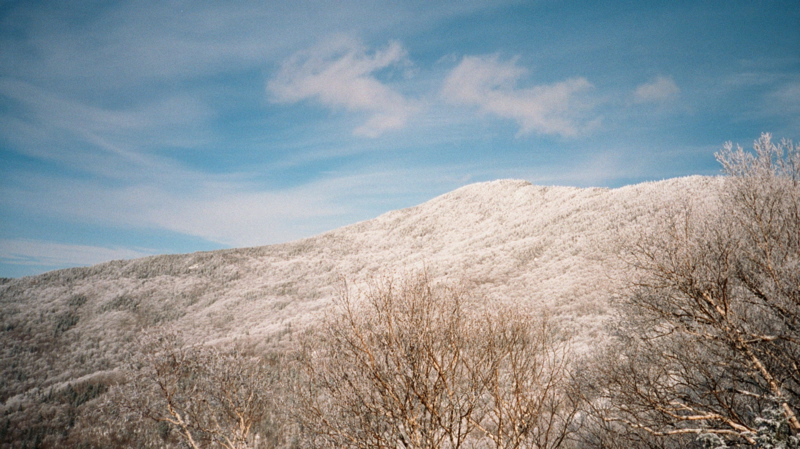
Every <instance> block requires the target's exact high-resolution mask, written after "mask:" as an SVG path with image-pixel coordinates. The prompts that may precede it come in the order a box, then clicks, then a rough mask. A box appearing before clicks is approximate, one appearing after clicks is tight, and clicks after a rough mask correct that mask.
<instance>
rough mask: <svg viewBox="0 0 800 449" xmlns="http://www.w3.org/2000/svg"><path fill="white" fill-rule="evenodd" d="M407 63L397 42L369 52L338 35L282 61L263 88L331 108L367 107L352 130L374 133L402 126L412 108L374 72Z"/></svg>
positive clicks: (277, 96) (281, 98) (279, 97)
mask: <svg viewBox="0 0 800 449" xmlns="http://www.w3.org/2000/svg"><path fill="white" fill-rule="evenodd" d="M408 63H409V61H408V57H407V54H406V51H405V49H404V48H403V47H402V46H401V45H400V44H399V43H398V42H391V43H390V44H389V45H388V46H386V47H385V48H383V49H379V50H376V51H374V52H372V53H369V52H368V51H367V48H366V47H365V46H364V45H362V44H361V43H359V42H358V41H356V40H354V39H350V38H345V37H340V38H336V39H333V40H332V41H331V42H329V43H327V44H324V45H320V46H317V47H315V48H312V49H310V50H306V51H301V52H298V53H296V54H295V55H294V56H292V57H290V58H289V59H288V60H286V61H284V62H283V64H281V68H280V71H279V72H278V74H277V75H276V76H275V77H274V78H273V79H272V80H270V81H269V82H268V84H267V90H268V91H269V92H270V94H271V95H272V99H273V100H274V101H276V102H281V103H295V102H299V101H303V100H309V99H313V100H316V101H318V102H319V103H321V104H322V105H324V106H327V107H330V108H334V109H336V108H343V109H346V110H348V111H355V112H367V113H369V114H370V117H369V119H368V120H367V121H366V123H364V124H363V125H361V126H359V127H358V128H356V129H355V131H354V133H355V134H356V135H363V136H367V137H377V136H379V135H381V134H383V133H384V132H386V131H389V130H395V129H400V128H402V127H403V126H405V124H406V122H407V121H408V119H409V117H410V116H411V115H412V114H413V113H414V112H415V111H416V110H417V108H418V107H417V105H415V103H414V102H413V101H411V100H409V99H407V98H405V97H404V96H403V95H401V94H400V93H398V92H397V91H395V90H393V89H392V88H390V87H389V86H387V85H386V84H385V83H382V82H381V81H379V80H378V79H377V78H376V72H379V71H381V70H384V69H387V68H390V67H402V66H403V65H406V64H408Z"/></svg>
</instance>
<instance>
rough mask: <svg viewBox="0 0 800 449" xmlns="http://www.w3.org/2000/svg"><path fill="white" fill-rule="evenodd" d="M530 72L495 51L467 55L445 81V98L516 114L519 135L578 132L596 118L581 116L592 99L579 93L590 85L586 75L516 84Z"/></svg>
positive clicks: (501, 113)
mask: <svg viewBox="0 0 800 449" xmlns="http://www.w3.org/2000/svg"><path fill="white" fill-rule="evenodd" d="M526 73H527V71H526V70H525V69H524V68H521V67H519V66H517V64H516V61H514V60H511V61H507V62H503V61H500V60H499V58H498V57H497V56H465V57H464V58H463V59H462V60H461V63H460V64H459V65H458V66H456V68H454V69H453V70H452V71H451V72H450V74H449V75H448V77H447V79H446V80H445V82H444V87H443V89H442V95H443V97H444V98H445V99H446V100H447V101H450V102H452V103H456V104H465V105H475V106H478V107H480V109H481V110H482V111H484V112H487V113H491V114H495V115H498V116H500V117H504V118H508V119H512V120H514V121H516V122H517V123H518V124H519V126H520V131H519V132H520V134H522V135H524V134H530V133H532V132H536V133H540V134H556V135H561V136H575V135H577V134H579V133H581V132H583V131H585V130H587V129H589V128H590V127H591V126H593V125H594V124H596V123H597V121H596V120H595V121H591V122H588V123H587V122H586V121H585V120H583V119H582V117H583V114H584V113H585V111H586V110H588V109H590V108H591V102H590V101H589V100H588V99H586V98H583V97H581V96H580V94H582V93H585V92H586V91H588V90H590V89H591V88H592V84H591V83H589V81H587V80H586V79H584V78H570V79H567V80H565V81H561V82H558V83H554V84H548V85H539V86H534V87H530V88H518V87H517V82H518V81H519V79H520V78H521V77H522V76H523V75H525V74H526Z"/></svg>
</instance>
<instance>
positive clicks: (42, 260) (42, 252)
mask: <svg viewBox="0 0 800 449" xmlns="http://www.w3.org/2000/svg"><path fill="white" fill-rule="evenodd" d="M153 254H155V251H153V250H143V249H131V248H120V247H103V246H90V245H70V244H64V243H55V242H48V241H42V240H27V239H0V261H2V262H3V263H7V264H11V265H40V266H45V267H63V266H79V265H94V264H97V263H100V262H105V261H109V260H117V259H135V258H139V257H145V256H150V255H153Z"/></svg>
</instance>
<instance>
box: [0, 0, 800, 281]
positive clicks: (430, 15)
mask: <svg viewBox="0 0 800 449" xmlns="http://www.w3.org/2000/svg"><path fill="white" fill-rule="evenodd" d="M798 25H800V3H798V2H797V1H796V0H791V1H752V0H749V1H736V0H732V1H721V0H720V1H701V2H696V1H663V2H647V1H608V2H605V1H586V2H582V1H527V2H520V1H498V0H492V1H461V2H435V1H397V2H366V1H335V2H334V1H319V2H315V1H286V2H283V1H269V2H255V1H254V2H250V1H245V0H242V1H234V2H213V1H161V0H159V1H120V2H108V1H103V2H83V1H70V2H54V1H51V2H36V1H4V2H0V189H1V190H0V276H5V277H18V276H24V275H30V274H36V273H40V272H43V271H47V270H52V269H57V268H63V267H70V266H81V265H90V264H94V263H98V262H102V261H105V260H111V259H120V258H133V257H140V256H146V255H150V254H164V253H183V252H192V251H199V250H213V249H219V248H229V247H241V246H256V245H264V244H273V243H279V242H285V241H290V240H294V239H298V238H303V237H308V236H312V235H315V234H318V233H320V232H323V231H326V230H330V229H334V228H337V227H340V226H343V225H347V224H350V223H354V222H357V221H361V220H366V219H369V218H373V217H376V216H378V215H380V214H381V213H383V212H386V211H389V210H394V209H399V208H403V207H409V206H413V205H416V204H419V203H421V202H424V201H426V200H428V199H430V198H433V197H435V196H437V195H439V194H442V193H445V192H448V191H450V190H453V189H455V188H458V187H460V186H462V185H465V184H469V183H473V182H479V181H486V180H492V179H498V178H521V179H526V180H528V181H531V182H533V183H537V184H543V185H573V186H607V187H617V186H621V185H626V184H632V183H637V182H641V181H646V180H658V179H664V178H671V177H675V176H684V175H691V174H704V175H713V174H717V173H719V168H718V165H717V164H716V162H715V160H714V152H715V151H717V150H719V149H720V148H721V147H722V145H723V144H724V142H726V141H733V142H735V143H740V144H742V146H745V147H749V146H750V145H751V144H752V141H753V140H754V139H756V138H757V137H758V136H759V135H760V133H762V132H771V133H773V134H774V136H775V137H778V138H780V137H786V138H790V139H794V140H795V141H797V140H798V139H800V26H798Z"/></svg>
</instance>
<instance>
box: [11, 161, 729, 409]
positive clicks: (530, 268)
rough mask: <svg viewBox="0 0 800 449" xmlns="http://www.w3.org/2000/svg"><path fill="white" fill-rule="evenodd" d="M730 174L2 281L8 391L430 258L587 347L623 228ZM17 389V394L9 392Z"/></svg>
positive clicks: (439, 275)
mask: <svg viewBox="0 0 800 449" xmlns="http://www.w3.org/2000/svg"><path fill="white" fill-rule="evenodd" d="M720 185H721V179H720V178H706V177H688V178H678V179H670V180H666V181H661V182H653V183H644V184H638V185H633V186H627V187H623V188H619V189H599V188H589V189H579V188H572V187H540V186H534V185H531V184H530V183H527V182H525V181H517V180H501V181H494V182H486V183H479V184H473V185H469V186H466V187H463V188H460V189H458V190H455V191H453V192H450V193H448V194H445V195H442V196H440V197H438V198H434V199H432V200H430V201H428V202H426V203H424V204H421V205H419V206H416V207H412V208H409V209H403V210H398V211H393V212H389V213H387V214H384V215H382V216H380V217H378V218H375V219H373V220H369V221H365V222H361V223H357V224H354V225H351V226H347V227H344V228H341V229H337V230H334V231H330V232H327V233H324V234H321V235H319V236H316V237H312V238H308V239H304V240H300V241H296V242H291V243H286V244H281V245H273V246H265V247H258V248H243V249H233V250H222V251H213V252H203V253H194V254H185V255H168V256H154V257H148V258H143V259H137V260H127V261H114V262H108V263H104V264H100V265H96V266H93V267H88V268H74V269H67V270H59V271H54V272H50V273H45V274H42V275H39V276H33V277H27V278H21V279H15V280H11V281H9V282H6V283H5V284H2V285H0V317H1V318H0V319H2V328H0V351H2V352H1V353H0V369H2V389H0V401H3V402H4V403H5V405H6V407H8V406H9V405H10V404H11V403H13V401H15V400H18V399H19V397H21V396H20V395H21V394H23V393H25V392H28V394H30V392H31V391H36V389H41V388H43V387H47V386H51V385H58V384H63V383H65V382H68V381H72V380H74V379H78V378H81V377H83V376H95V375H100V374H98V373H102V372H107V371H110V370H113V369H114V368H115V367H116V366H117V365H118V364H119V363H120V362H121V361H123V360H124V359H125V355H126V354H127V352H128V351H129V350H130V347H131V344H132V343H131V342H132V341H133V337H134V336H135V335H136V334H137V333H139V332H141V330H142V329H145V328H152V327H159V326H171V327H174V328H177V329H179V330H181V331H182V332H183V333H184V334H185V335H187V336H189V337H190V338H193V339H195V341H198V342H200V341H202V342H212V341H214V342H219V341H225V340H232V339H249V340H250V341H253V342H255V343H257V344H272V343H275V342H278V341H280V340H281V339H288V338H291V334H290V332H289V331H290V330H292V329H297V328H299V327H302V326H305V325H308V324H309V323H313V322H314V320H316V319H317V317H318V314H319V313H320V312H321V311H323V310H324V308H325V307H326V305H328V304H329V303H330V300H331V299H332V298H334V297H335V295H336V294H337V291H338V289H339V287H340V286H341V284H342V280H343V279H346V280H347V281H348V282H349V283H351V284H355V285H358V284H360V283H363V282H365V281H367V280H368V279H369V278H371V277H379V276H386V275H389V276H395V275H398V276H402V275H403V274H404V273H409V272H418V271H420V270H426V271H427V272H428V274H429V275H430V276H431V277H432V278H434V279H449V280H466V281H467V282H470V283H472V284H473V285H474V286H475V289H476V292H477V293H478V294H480V295H488V296H493V297H496V298H500V299H503V300H508V301H514V302H530V303H531V304H533V305H534V306H537V307H538V306H541V307H542V310H547V311H548V313H550V315H551V316H552V317H553V318H554V319H555V320H556V321H557V322H558V323H559V324H560V326H561V327H562V328H563V329H564V330H565V331H567V332H569V333H572V334H573V338H574V340H575V344H576V346H577V347H578V348H579V349H583V350H590V349H591V347H592V342H593V341H595V340H597V339H602V336H603V333H604V332H605V331H604V328H603V322H604V319H605V318H607V317H608V316H609V314H610V313H611V309H610V307H609V301H611V300H612V298H613V297H614V295H615V294H617V291H618V290H617V287H618V283H619V280H620V279H623V278H624V275H625V273H624V267H623V264H622V263H621V261H620V259H619V258H618V257H617V254H616V252H617V249H616V248H617V245H618V243H619V241H620V239H625V238H626V236H628V235H632V234H635V233H636V232H638V231H637V230H638V229H640V228H641V227H643V226H644V227H646V226H648V225H649V224H652V223H653V220H657V219H658V215H659V213H662V212H661V211H663V210H664V208H665V206H666V205H667V204H669V203H671V202H673V201H675V200H679V199H680V198H684V197H685V198H706V197H712V196H714V195H716V193H717V192H718V191H719V188H720ZM15 396H16V397H17V399H14V398H15Z"/></svg>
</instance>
